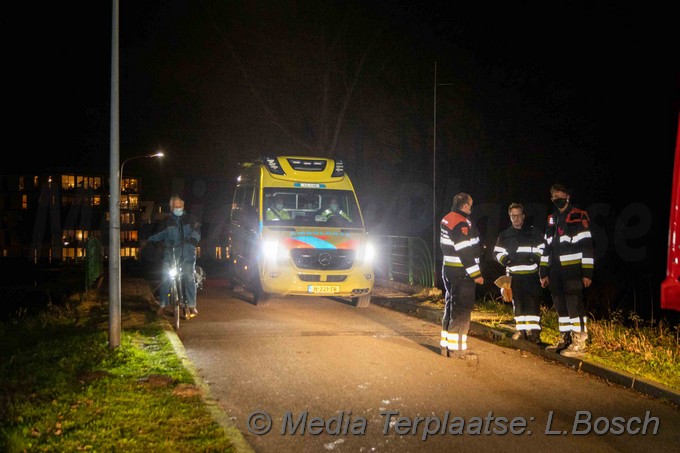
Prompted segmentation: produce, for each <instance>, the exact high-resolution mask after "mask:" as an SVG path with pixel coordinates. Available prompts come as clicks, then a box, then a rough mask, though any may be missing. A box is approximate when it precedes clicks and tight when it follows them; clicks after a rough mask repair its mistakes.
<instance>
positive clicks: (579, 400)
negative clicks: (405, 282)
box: [178, 288, 680, 452]
mask: <svg viewBox="0 0 680 453" xmlns="http://www.w3.org/2000/svg"><path fill="white" fill-rule="evenodd" d="M439 330H440V327H439V326H438V325H437V324H435V323H432V322H429V321H426V320H422V319H419V318H414V317H411V316H408V315H406V314H403V313H399V312H397V311H394V310H390V309H387V308H383V307H380V306H378V305H373V304H372V305H371V306H369V307H368V308H365V309H357V308H355V307H353V306H352V305H351V304H349V303H348V302H347V301H343V300H340V299H331V298H282V299H275V300H273V301H272V302H271V303H270V305H268V306H267V307H256V306H254V305H253V303H252V298H251V295H250V293H248V292H246V291H243V290H238V289H237V290H236V291H229V290H227V289H226V288H206V289H204V290H203V291H202V292H201V293H200V294H199V316H198V317H197V318H195V319H192V320H190V321H187V322H185V323H183V324H182V326H181V328H180V331H179V332H178V334H179V337H180V339H181V340H182V343H183V345H184V348H185V350H186V353H187V355H188V357H189V359H190V360H191V362H192V363H193V365H194V366H195V368H196V369H197V371H198V374H199V375H200V376H201V377H202V378H203V380H204V381H205V382H206V383H207V384H208V386H209V388H210V392H211V394H212V396H213V398H215V399H216V400H217V401H218V404H219V405H220V406H221V407H222V409H223V410H224V412H225V413H226V414H227V415H228V416H229V417H230V418H231V419H232V420H233V422H234V424H235V425H236V427H237V428H238V429H239V430H240V431H241V432H242V433H243V435H244V437H245V439H246V440H247V442H248V443H250V445H252V447H253V449H254V450H255V451H257V452H282V451H283V452H319V451H339V452H345V451H351V452H364V451H365V452H369V451H376V452H380V451H383V452H397V451H398V452H416V451H418V452H419V451H428V452H438V451H452V450H454V449H455V450H457V451H479V450H481V449H491V450H495V451H505V452H512V451H522V452H526V451H527V450H528V449H529V450H534V451H561V452H571V451H589V452H592V451H595V452H598V451H612V452H614V451H616V452H622V451H623V452H626V451H630V452H640V451H677V447H678V445H680V429H679V428H678V427H680V410H678V408H677V407H675V406H673V405H671V404H670V403H667V402H664V401H661V400H657V399H654V398H651V397H647V396H644V395H641V394H639V393H637V392H634V391H632V390H629V389H625V388H622V387H619V386H616V385H609V384H607V383H606V382H605V381H603V380H601V379H599V378H596V377H593V376H591V375H588V374H585V373H579V372H578V371H576V370H573V369H570V368H568V367H566V366H564V365H563V364H561V363H555V362H550V361H548V360H546V359H545V358H540V357H537V356H535V355H533V354H527V353H525V352H522V351H518V350H517V351H516V350H512V349H508V348H502V347H499V346H497V345H494V344H492V343H488V342H486V341H483V340H480V339H477V338H471V339H470V340H469V345H470V347H471V349H472V350H474V351H475V352H477V354H478V359H477V360H475V361H469V360H461V359H453V358H444V357H442V356H440V355H439V347H438V336H439ZM268 420H271V422H270V423H269V422H268ZM268 423H269V425H268ZM267 426H269V427H270V429H269V431H267ZM258 430H259V431H267V432H266V433H264V434H262V433H259V434H256V433H255V431H258Z"/></svg>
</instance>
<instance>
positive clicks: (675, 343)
mask: <svg viewBox="0 0 680 453" xmlns="http://www.w3.org/2000/svg"><path fill="white" fill-rule="evenodd" d="M475 309H476V310H477V311H480V312H486V313H492V314H493V315H492V316H490V317H489V318H488V319H490V320H489V321H481V322H482V323H483V324H486V325H489V326H491V327H498V326H500V325H502V324H505V325H508V324H510V325H512V324H513V322H514V321H513V311H512V305H511V304H506V303H503V302H499V301H497V300H495V299H493V298H490V297H487V298H484V299H482V300H479V301H478V302H477V304H476V306H475ZM541 327H542V331H541V340H542V341H543V342H544V343H548V344H554V343H556V342H557V341H558V339H559V336H560V335H559V330H558V323H557V313H556V312H555V311H554V310H553V309H548V308H546V307H542V308H541ZM588 334H589V341H590V350H589V352H587V353H586V356H585V358H586V359H587V360H590V361H592V362H596V363H601V364H603V365H606V366H608V367H610V368H614V369H617V370H620V371H625V372H627V373H630V374H633V375H635V376H638V377H641V378H644V379H647V380H650V381H654V382H657V383H659V384H663V385H665V386H667V387H669V388H672V389H675V390H678V391H680V326H678V325H676V326H671V325H669V324H668V323H666V322H664V321H658V322H654V323H651V322H647V323H645V322H644V321H643V320H641V319H640V318H639V317H637V316H636V315H634V314H629V315H628V316H626V315H625V314H624V313H623V312H621V311H618V312H614V313H613V314H612V315H611V316H610V318H609V319H599V320H598V319H592V318H589V319H588Z"/></svg>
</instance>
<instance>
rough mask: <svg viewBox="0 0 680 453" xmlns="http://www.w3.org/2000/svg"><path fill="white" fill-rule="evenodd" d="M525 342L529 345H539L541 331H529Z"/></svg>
mask: <svg viewBox="0 0 680 453" xmlns="http://www.w3.org/2000/svg"><path fill="white" fill-rule="evenodd" d="M527 340H528V341H530V342H531V343H535V344H541V331H540V330H530V331H529V333H528V336H527Z"/></svg>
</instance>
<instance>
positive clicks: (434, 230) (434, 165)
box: [432, 61, 453, 275]
mask: <svg viewBox="0 0 680 453" xmlns="http://www.w3.org/2000/svg"><path fill="white" fill-rule="evenodd" d="M433 85H434V102H433V115H432V263H433V266H435V267H436V263H437V259H436V256H437V249H436V246H437V220H438V219H437V87H438V86H440V85H453V83H437V62H436V61H435V62H434V84H433ZM433 270H434V274H433V275H437V269H433Z"/></svg>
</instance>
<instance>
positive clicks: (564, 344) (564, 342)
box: [545, 332, 571, 354]
mask: <svg viewBox="0 0 680 453" xmlns="http://www.w3.org/2000/svg"><path fill="white" fill-rule="evenodd" d="M570 344H571V332H564V333H562V339H561V340H560V342H559V343H557V344H556V345H552V346H548V347H547V348H545V349H546V351H551V352H556V353H558V354H559V353H560V352H562V351H563V350H565V349H567V348H568V347H569V345H570Z"/></svg>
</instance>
